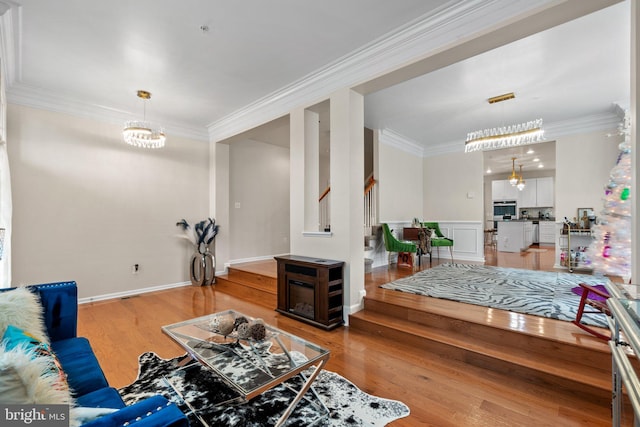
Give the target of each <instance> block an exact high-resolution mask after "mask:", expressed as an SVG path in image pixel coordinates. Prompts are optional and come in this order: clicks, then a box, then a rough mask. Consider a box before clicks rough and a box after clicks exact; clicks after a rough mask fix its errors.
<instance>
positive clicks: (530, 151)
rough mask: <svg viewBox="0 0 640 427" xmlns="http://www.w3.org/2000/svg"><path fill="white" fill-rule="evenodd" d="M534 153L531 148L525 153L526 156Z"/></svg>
mask: <svg viewBox="0 0 640 427" xmlns="http://www.w3.org/2000/svg"><path fill="white" fill-rule="evenodd" d="M533 153H535V151H533V148H529V151H527V154H533Z"/></svg>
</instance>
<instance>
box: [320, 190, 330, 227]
mask: <svg viewBox="0 0 640 427" xmlns="http://www.w3.org/2000/svg"><path fill="white" fill-rule="evenodd" d="M318 203H319V204H320V212H319V214H320V215H319V216H320V231H331V186H328V187H327V188H326V189H325V190H324V191H323V192H322V195H321V196H320V198H319V199H318Z"/></svg>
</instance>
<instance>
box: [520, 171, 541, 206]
mask: <svg viewBox="0 0 640 427" xmlns="http://www.w3.org/2000/svg"><path fill="white" fill-rule="evenodd" d="M537 184H538V180H537V179H535V178H533V179H527V181H526V183H525V186H524V188H523V189H522V191H518V207H519V208H534V207H537V206H538V205H537V202H536V201H537V193H536V192H537V188H538V185H537ZM516 188H517V187H516Z"/></svg>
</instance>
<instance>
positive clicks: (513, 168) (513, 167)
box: [509, 157, 518, 186]
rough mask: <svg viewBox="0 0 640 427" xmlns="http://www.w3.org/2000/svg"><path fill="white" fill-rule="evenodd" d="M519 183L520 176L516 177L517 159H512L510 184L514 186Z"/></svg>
mask: <svg viewBox="0 0 640 427" xmlns="http://www.w3.org/2000/svg"><path fill="white" fill-rule="evenodd" d="M517 183H518V175H516V158H515V157H512V158H511V176H510V177H509V184H511V186H514V185H516V184H517Z"/></svg>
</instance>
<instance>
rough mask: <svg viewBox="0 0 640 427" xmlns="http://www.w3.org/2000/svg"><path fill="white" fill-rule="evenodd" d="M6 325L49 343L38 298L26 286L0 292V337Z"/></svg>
mask: <svg viewBox="0 0 640 427" xmlns="http://www.w3.org/2000/svg"><path fill="white" fill-rule="evenodd" d="M8 325H13V326H15V327H17V328H20V329H22V330H23V331H25V332H29V333H30V334H31V335H33V336H34V337H36V338H37V339H38V340H39V341H41V342H44V343H47V344H49V337H48V336H47V333H46V328H45V326H44V322H43V320H42V305H41V304H40V298H38V296H37V295H36V294H33V293H32V292H30V291H29V290H28V289H27V288H17V289H14V290H11V291H5V292H0V339H1V338H2V336H3V335H4V332H5V330H6V329H7V326H8Z"/></svg>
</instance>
